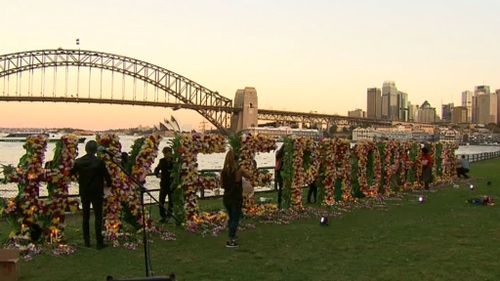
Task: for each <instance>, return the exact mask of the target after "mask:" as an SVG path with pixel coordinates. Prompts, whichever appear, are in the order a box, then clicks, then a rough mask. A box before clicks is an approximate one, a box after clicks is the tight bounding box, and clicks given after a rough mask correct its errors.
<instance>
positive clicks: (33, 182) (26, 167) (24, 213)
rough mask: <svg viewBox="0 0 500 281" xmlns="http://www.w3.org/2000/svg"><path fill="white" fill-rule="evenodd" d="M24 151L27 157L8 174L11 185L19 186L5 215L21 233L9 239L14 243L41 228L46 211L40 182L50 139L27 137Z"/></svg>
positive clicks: (23, 157) (6, 175)
mask: <svg viewBox="0 0 500 281" xmlns="http://www.w3.org/2000/svg"><path fill="white" fill-rule="evenodd" d="M24 148H25V149H26V154H24V155H23V156H22V157H21V159H20V160H19V164H18V166H17V168H16V169H15V170H13V171H11V172H10V173H7V174H5V177H6V178H7V180H8V181H9V182H17V187H18V190H19V192H18V195H17V196H16V197H15V198H14V199H11V200H10V201H9V203H8V208H6V209H4V211H3V212H4V213H5V214H6V215H8V216H10V217H11V218H12V220H11V221H12V222H13V223H14V225H15V226H16V229H18V231H17V235H16V233H15V232H13V233H11V235H9V237H11V238H12V239H16V236H17V237H29V235H30V232H29V230H30V228H31V227H33V226H34V225H38V221H39V218H40V217H41V216H42V214H43V213H44V210H45V208H46V206H45V204H44V202H43V201H41V200H40V199H39V198H38V195H39V189H40V181H41V180H43V177H44V174H45V171H44V169H43V167H42V163H43V159H44V154H45V151H46V149H47V139H46V137H45V136H44V135H32V136H28V137H27V138H26V143H25V144H24ZM4 173H5V171H4ZM28 240H29V239H28Z"/></svg>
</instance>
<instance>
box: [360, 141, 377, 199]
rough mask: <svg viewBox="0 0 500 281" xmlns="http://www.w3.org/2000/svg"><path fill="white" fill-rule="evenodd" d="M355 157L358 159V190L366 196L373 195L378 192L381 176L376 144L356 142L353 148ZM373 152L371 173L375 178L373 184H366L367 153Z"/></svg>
mask: <svg viewBox="0 0 500 281" xmlns="http://www.w3.org/2000/svg"><path fill="white" fill-rule="evenodd" d="M355 153H356V157H357V159H358V174H357V176H358V182H359V189H360V191H361V192H362V193H363V194H364V195H365V196H367V197H375V196H377V194H378V189H379V185H380V181H381V177H382V171H381V166H382V165H381V163H380V162H381V161H380V154H379V150H378V148H377V147H376V144H375V143H373V142H368V141H361V142H359V143H357V144H356V148H355ZM369 153H373V155H374V165H373V166H374V169H375V171H374V172H373V174H374V175H375V178H374V180H373V185H371V186H369V185H368V178H367V175H368V173H367V164H368V154H369Z"/></svg>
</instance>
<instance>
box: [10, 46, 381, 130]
mask: <svg viewBox="0 0 500 281" xmlns="http://www.w3.org/2000/svg"><path fill="white" fill-rule="evenodd" d="M0 101H4V102H9V101H11V102H63V103H94V104H95V103H97V104H121V105H138V106H148V107H164V108H173V109H180V108H182V109H190V110H194V111H196V112H198V113H199V114H200V115H202V116H203V117H204V118H205V119H206V120H207V121H208V122H210V123H211V124H213V125H214V126H215V127H216V128H217V129H218V130H220V131H221V132H223V133H226V134H227V133H229V132H231V130H233V131H234V130H235V127H234V125H233V128H231V119H232V118H231V117H233V120H234V116H238V115H240V118H241V115H242V113H244V112H245V110H244V108H243V106H242V104H236V103H235V102H233V100H232V99H230V98H227V97H225V96H223V95H221V94H219V93H218V92H217V91H213V90H210V89H208V88H206V87H204V86H202V85H200V84H198V83H196V82H195V81H192V80H190V79H189V78H186V77H184V76H182V75H179V74H177V73H175V72H173V71H170V70H168V69H165V68H163V67H161V66H157V65H154V64H152V63H148V62H145V61H141V60H138V59H135V58H130V57H126V56H121V55H116V54H111V53H105V52H99V51H89V50H80V49H62V48H59V49H47V50H34V51H25V52H17V53H11V54H5V55H1V56H0ZM256 111H257V113H256V114H257V119H258V121H261V122H264V121H265V122H274V123H277V124H291V123H302V124H316V125H321V126H325V127H328V126H331V125H340V124H341V125H347V126H359V125H375V126H390V122H389V121H382V120H373V119H367V118H354V117H347V116H341V115H329V114H318V113H306V112H291V111H280V110H267V109H261V108H256ZM233 122H234V121H233Z"/></svg>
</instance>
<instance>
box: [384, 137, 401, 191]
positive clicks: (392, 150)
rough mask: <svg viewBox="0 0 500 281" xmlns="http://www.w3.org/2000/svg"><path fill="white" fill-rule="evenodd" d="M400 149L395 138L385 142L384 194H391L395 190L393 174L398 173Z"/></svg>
mask: <svg viewBox="0 0 500 281" xmlns="http://www.w3.org/2000/svg"><path fill="white" fill-rule="evenodd" d="M397 149H398V144H397V142H396V141H394V140H390V141H387V142H386V143H385V150H384V168H385V169H384V170H385V175H384V192H383V193H384V194H385V195H391V194H392V193H393V190H392V188H391V185H392V175H393V174H395V173H396V171H397V168H398V164H399V163H396V159H395V157H396V152H397Z"/></svg>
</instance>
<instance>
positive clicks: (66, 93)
mask: <svg viewBox="0 0 500 281" xmlns="http://www.w3.org/2000/svg"><path fill="white" fill-rule="evenodd" d="M65 72H66V74H65V75H66V76H65V77H66V84H65V93H64V96H65V97H68V65H66V71H65Z"/></svg>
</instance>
